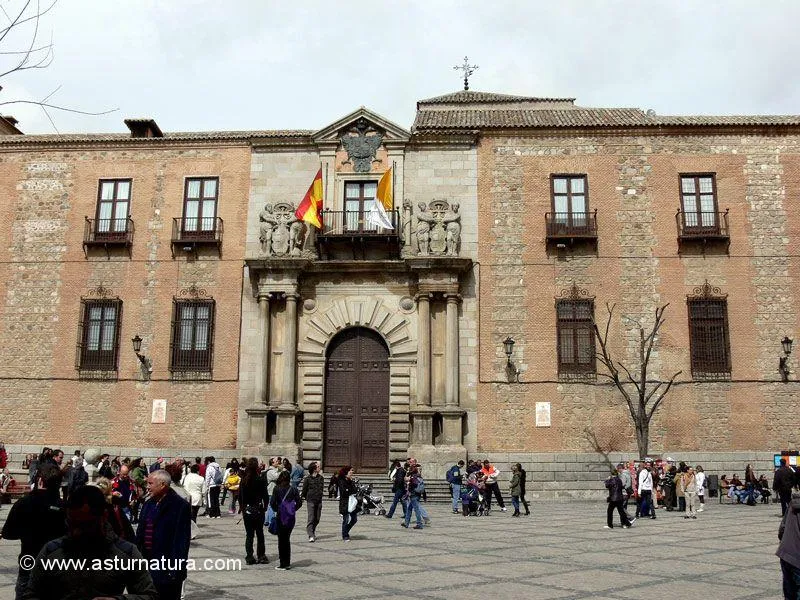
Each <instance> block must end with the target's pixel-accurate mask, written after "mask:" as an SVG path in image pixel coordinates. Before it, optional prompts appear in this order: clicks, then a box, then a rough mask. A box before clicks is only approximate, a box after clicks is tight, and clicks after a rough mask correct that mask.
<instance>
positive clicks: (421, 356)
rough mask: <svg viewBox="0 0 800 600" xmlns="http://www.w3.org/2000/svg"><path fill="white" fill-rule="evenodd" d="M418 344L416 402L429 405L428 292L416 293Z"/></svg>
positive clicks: (429, 311)
mask: <svg viewBox="0 0 800 600" xmlns="http://www.w3.org/2000/svg"><path fill="white" fill-rule="evenodd" d="M417 316H418V319H419V346H418V348H417V404H418V405H419V406H430V405H431V305H430V294H425V293H423V294H417Z"/></svg>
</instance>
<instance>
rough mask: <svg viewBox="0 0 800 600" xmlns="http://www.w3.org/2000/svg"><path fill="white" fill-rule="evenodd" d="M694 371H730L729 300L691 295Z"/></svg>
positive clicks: (689, 305)
mask: <svg viewBox="0 0 800 600" xmlns="http://www.w3.org/2000/svg"><path fill="white" fill-rule="evenodd" d="M686 302H687V304H688V307H689V342H690V352H691V356H692V375H709V374H713V375H730V372H731V359H730V338H729V335H728V301H727V300H725V299H697V298H689V299H687V301H686Z"/></svg>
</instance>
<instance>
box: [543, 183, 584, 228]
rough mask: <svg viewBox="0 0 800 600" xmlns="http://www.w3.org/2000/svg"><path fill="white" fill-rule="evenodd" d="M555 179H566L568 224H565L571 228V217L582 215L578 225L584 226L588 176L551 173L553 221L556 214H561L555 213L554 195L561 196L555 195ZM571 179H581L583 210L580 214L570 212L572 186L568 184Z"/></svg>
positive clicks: (555, 219)
mask: <svg viewBox="0 0 800 600" xmlns="http://www.w3.org/2000/svg"><path fill="white" fill-rule="evenodd" d="M557 179H566V180H567V214H568V215H569V217H570V218H569V223H566V224H567V225H568V226H572V224H573V222H572V221H573V215H579V214H582V215H583V222H582V223H578V224H577V225H580V226H581V227H585V226H586V221H587V220H588V218H589V175H588V174H586V173H551V174H550V210H551V212H552V215H553V221H554V222H555V221H557V219H558V218H557V217H556V215H557V214H562V213H560V212H557V211H556V195H559V196H563V194H556V180H557ZM573 179H583V194H581V195H582V196H583V198H584V208H583V212H582V213H576V212H575V211H574V210H572V196H573V194H572V184H571V183H570V182H571V181H572V180H573Z"/></svg>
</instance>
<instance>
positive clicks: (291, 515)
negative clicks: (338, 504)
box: [269, 471, 302, 571]
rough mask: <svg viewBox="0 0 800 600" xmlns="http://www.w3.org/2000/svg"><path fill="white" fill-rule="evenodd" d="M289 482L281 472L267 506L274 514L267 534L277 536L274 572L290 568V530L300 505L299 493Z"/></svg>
mask: <svg viewBox="0 0 800 600" xmlns="http://www.w3.org/2000/svg"><path fill="white" fill-rule="evenodd" d="M290 480H291V475H290V474H289V471H281V472H280V474H279V475H278V479H277V481H276V482H275V490H274V491H273V492H272V499H271V500H270V501H269V505H270V507H272V510H273V512H274V513H275V516H274V517H273V518H272V523H270V526H269V532H270V533H275V534H277V536H278V558H279V559H280V562H279V563H278V566H277V567H275V570H276V571H287V570H289V569H291V568H292V567H291V563H292V546H291V537H292V530H293V529H294V524H295V513H296V512H297V509H298V508H300V505H301V504H302V500H300V493H299V492H298V491H297V490H296V489H294V488H293V487H291V486H290V485H289V482H290Z"/></svg>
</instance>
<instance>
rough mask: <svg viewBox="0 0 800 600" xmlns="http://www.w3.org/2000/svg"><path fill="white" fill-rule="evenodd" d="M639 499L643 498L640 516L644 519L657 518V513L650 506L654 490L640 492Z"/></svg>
mask: <svg viewBox="0 0 800 600" xmlns="http://www.w3.org/2000/svg"><path fill="white" fill-rule="evenodd" d="M639 497H640V498H641V503H640V505H639V506H640V507H639V514H640V515H641V516H642V517H649V516H655V515H656V511H654V510H653V509H652V507H651V506H650V502H651V499H652V497H653V491H652V490H639Z"/></svg>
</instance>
